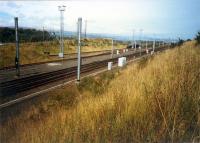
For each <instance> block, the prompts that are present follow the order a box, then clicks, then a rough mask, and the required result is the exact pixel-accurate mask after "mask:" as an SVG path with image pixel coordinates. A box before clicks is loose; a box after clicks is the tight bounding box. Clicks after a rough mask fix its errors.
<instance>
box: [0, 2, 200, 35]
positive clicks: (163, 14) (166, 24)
mask: <svg viewBox="0 0 200 143" xmlns="http://www.w3.org/2000/svg"><path fill="white" fill-rule="evenodd" d="M58 5H66V6H67V8H66V11H65V14H64V17H65V21H64V22H65V30H68V31H76V22H77V19H78V17H82V18H83V20H88V32H89V33H108V34H117V35H126V36H130V37H131V35H132V33H133V30H134V31H135V32H134V34H135V35H136V36H139V35H140V34H141V32H140V29H142V30H143V32H142V35H143V36H150V37H156V38H159V37H161V38H177V37H181V38H184V39H187V38H193V37H194V35H195V34H196V33H197V31H199V30H200V14H199V13H200V0H69V1H50V2H49V1H0V26H13V25H14V20H13V18H14V17H15V16H17V17H19V25H20V26H23V27H33V28H38V29H42V27H43V26H44V27H45V28H46V29H49V30H58V29H59V11H58V7H57V6H58ZM83 29H84V22H83Z"/></svg>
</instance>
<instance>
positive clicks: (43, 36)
mask: <svg viewBox="0 0 200 143" xmlns="http://www.w3.org/2000/svg"><path fill="white" fill-rule="evenodd" d="M43 42H44V26H43Z"/></svg>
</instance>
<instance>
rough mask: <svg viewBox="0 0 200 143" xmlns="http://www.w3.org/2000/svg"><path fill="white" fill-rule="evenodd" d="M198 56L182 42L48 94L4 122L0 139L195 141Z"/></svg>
mask: <svg viewBox="0 0 200 143" xmlns="http://www.w3.org/2000/svg"><path fill="white" fill-rule="evenodd" d="M199 55H200V46H196V45H195V44H194V42H187V43H185V44H184V45H183V46H181V47H177V48H175V49H171V50H167V51H166V52H163V53H160V54H158V55H155V56H153V57H151V58H148V59H143V60H141V61H140V62H138V63H136V64H130V65H128V66H127V67H126V68H124V69H123V70H116V71H115V72H108V73H105V74H102V75H99V76H97V77H93V78H92V77H89V78H86V79H84V80H83V81H82V82H81V83H80V85H79V86H76V85H70V86H68V87H67V86H66V87H63V88H61V89H57V90H56V91H52V92H50V93H48V94H47V95H48V97H49V98H48V100H47V99H46V98H45V100H44V101H43V102H42V103H40V104H33V105H31V107H30V108H26V110H25V109H24V113H23V114H20V115H19V116H17V117H15V118H13V119H10V121H8V122H7V123H5V124H4V125H3V126H2V127H3V128H2V132H1V134H2V141H3V142H4V141H5V142H16V141H18V142H21V143H26V142H74V143H82V142H87V143H88V142H96V143H97V142H119V143H121V142H122V143H126V142H127V143H128V142H199V141H200V138H199V133H200V113H199V109H200V107H199V102H200V99H199V95H200V57H199ZM19 132H20V134H19Z"/></svg>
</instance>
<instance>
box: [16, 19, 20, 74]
mask: <svg viewBox="0 0 200 143" xmlns="http://www.w3.org/2000/svg"><path fill="white" fill-rule="evenodd" d="M15 41H16V55H15V67H16V76H20V63H19V54H20V53H19V35H18V18H17V17H15Z"/></svg>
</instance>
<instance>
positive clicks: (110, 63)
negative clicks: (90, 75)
mask: <svg viewBox="0 0 200 143" xmlns="http://www.w3.org/2000/svg"><path fill="white" fill-rule="evenodd" d="M112 64H113V62H108V70H112Z"/></svg>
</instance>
